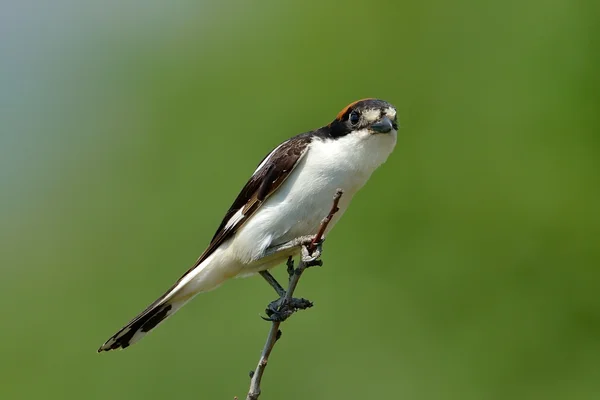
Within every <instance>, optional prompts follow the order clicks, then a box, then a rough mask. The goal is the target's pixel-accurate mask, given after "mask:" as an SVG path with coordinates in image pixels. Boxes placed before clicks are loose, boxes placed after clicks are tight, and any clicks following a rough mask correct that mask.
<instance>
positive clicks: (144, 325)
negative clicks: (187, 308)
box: [98, 299, 187, 353]
mask: <svg viewBox="0 0 600 400" xmlns="http://www.w3.org/2000/svg"><path fill="white" fill-rule="evenodd" d="M161 300H162V301H161ZM155 303H156V304H155ZM155 303H153V304H151V305H150V306H149V307H148V308H146V309H145V310H144V311H143V312H142V313H140V314H139V315H138V316H137V317H135V318H134V319H132V320H131V321H130V322H129V323H128V324H127V325H125V326H124V327H123V328H121V329H120V330H119V331H118V332H117V333H115V334H114V335H113V336H111V337H110V339H108V340H107V341H106V342H105V343H104V344H103V345H102V346H100V348H99V349H98V353H100V352H102V351H109V350H116V349H126V348H127V347H129V346H130V345H132V344H133V343H135V342H137V341H138V340H140V339H141V338H142V337H144V336H145V335H146V334H147V333H148V332H150V331H151V330H152V329H154V328H155V327H156V326H157V325H158V324H160V323H161V322H163V321H164V320H165V319H167V318H168V317H170V316H171V315H173V314H175V312H176V311H177V310H179V309H180V308H181V307H183V305H184V304H185V303H187V299H186V300H183V301H172V300H163V299H159V300H157V301H156V302H155Z"/></svg>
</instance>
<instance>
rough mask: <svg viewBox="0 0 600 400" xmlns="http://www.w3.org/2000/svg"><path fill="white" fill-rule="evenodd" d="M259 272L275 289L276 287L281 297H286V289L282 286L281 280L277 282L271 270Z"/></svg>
mask: <svg viewBox="0 0 600 400" xmlns="http://www.w3.org/2000/svg"><path fill="white" fill-rule="evenodd" d="M259 274H260V276H262V277H263V278H265V281H267V282H268V283H269V285H271V287H272V288H273V289H275V291H276V292H277V294H278V295H279V297H285V289H284V288H283V287H281V285H280V284H279V282H277V279H275V277H274V276H273V275H271V273H270V272H269V271H260V272H259Z"/></svg>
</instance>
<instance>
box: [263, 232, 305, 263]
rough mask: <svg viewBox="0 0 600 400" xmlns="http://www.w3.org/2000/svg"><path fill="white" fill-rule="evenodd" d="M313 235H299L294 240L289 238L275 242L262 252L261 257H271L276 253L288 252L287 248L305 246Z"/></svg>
mask: <svg viewBox="0 0 600 400" xmlns="http://www.w3.org/2000/svg"><path fill="white" fill-rule="evenodd" d="M313 238H314V236H311V235H307V236H300V237H299V238H296V239H294V240H290V241H289V242H286V243H282V244H276V245H275V246H271V247H268V248H267V249H266V250H265V253H264V254H263V258H266V257H271V256H273V255H275V254H278V253H283V252H288V251H289V250H292V249H295V248H299V247H301V246H306V245H308V244H309V243H311V242H312V240H313Z"/></svg>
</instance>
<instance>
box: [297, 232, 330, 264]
mask: <svg viewBox="0 0 600 400" xmlns="http://www.w3.org/2000/svg"><path fill="white" fill-rule="evenodd" d="M324 241H325V239H321V240H320V241H319V242H316V243H312V242H311V243H309V244H308V245H304V246H302V263H303V264H304V267H305V268H309V267H321V266H322V265H323V261H321V260H320V257H321V251H322V250H323V242H324Z"/></svg>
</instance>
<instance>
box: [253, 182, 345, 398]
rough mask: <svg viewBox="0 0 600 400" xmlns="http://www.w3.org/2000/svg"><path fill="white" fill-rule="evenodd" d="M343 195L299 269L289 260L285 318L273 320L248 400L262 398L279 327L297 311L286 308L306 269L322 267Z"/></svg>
mask: <svg viewBox="0 0 600 400" xmlns="http://www.w3.org/2000/svg"><path fill="white" fill-rule="evenodd" d="M343 193H344V191H343V190H342V189H338V190H337V191H336V192H335V195H334V196H333V204H332V206H331V210H329V214H327V216H326V217H325V218H324V219H323V220H322V221H321V225H320V226H319V230H318V231H317V234H316V235H315V236H314V237H313V238H312V240H310V242H308V243H306V242H304V244H303V245H302V256H301V258H300V262H299V263H298V267H296V268H294V261H293V260H292V257H290V258H289V259H288V262H287V267H288V273H289V275H290V283H289V286H288V289H287V291H286V292H285V296H284V297H283V299H282V302H281V304H280V307H279V310H280V311H281V312H282V313H283V315H284V318H283V319H272V320H271V328H270V329H269V334H268V335H267V341H266V343H265V346H264V347H263V350H262V353H261V355H260V359H259V360H258V365H257V366H256V370H255V371H254V372H253V373H251V380H250V390H249V391H248V396H247V397H246V400H257V399H258V396H260V392H261V389H260V383H261V380H262V377H263V374H264V372H265V368H266V367H267V363H268V360H269V356H270V355H271V351H272V350H273V347H274V346H275V342H277V339H279V337H280V336H281V330H279V326H280V325H281V323H282V322H283V320H284V319H285V318H287V317H288V316H289V315H291V314H292V313H293V312H294V311H296V310H295V309H294V308H292V309H286V308H287V307H289V305H290V304H291V303H292V299H293V295H294V291H295V290H296V287H297V286H298V281H299V280H300V277H301V276H302V273H303V272H304V270H305V269H306V268H309V267H312V266H315V265H322V263H321V261H320V260H319V257H320V256H321V243H322V241H323V235H324V234H325V230H326V229H327V225H329V223H330V222H331V219H332V218H333V216H334V215H335V213H336V212H338V210H339V208H338V204H339V202H340V198H341V197H342V194H343ZM309 304H310V303H309ZM310 305H312V304H310Z"/></svg>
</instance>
